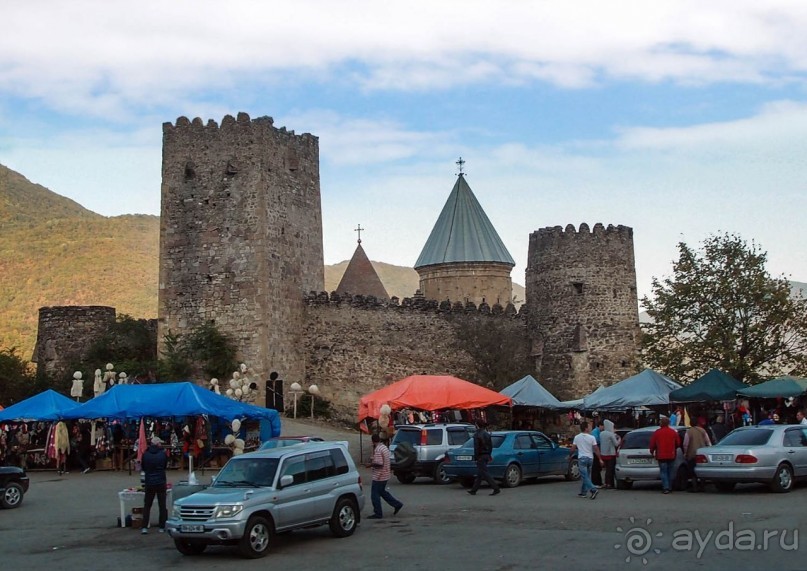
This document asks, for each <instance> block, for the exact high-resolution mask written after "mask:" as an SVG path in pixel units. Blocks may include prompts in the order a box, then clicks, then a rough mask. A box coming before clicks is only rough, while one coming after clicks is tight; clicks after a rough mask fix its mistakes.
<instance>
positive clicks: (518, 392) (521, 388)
mask: <svg viewBox="0 0 807 571" xmlns="http://www.w3.org/2000/svg"><path fill="white" fill-rule="evenodd" d="M499 392H500V393H501V394H503V395H505V396H508V397H510V398H512V399H513V406H534V407H540V408H549V409H552V410H559V409H565V408H568V407H566V406H564V405H563V404H562V403H561V402H560V401H559V400H558V399H556V398H555V397H554V396H553V395H552V393H550V392H549V391H548V390H546V389H545V388H544V387H542V386H541V383H539V382H538V381H537V380H535V378H534V377H533V376H532V375H527V376H526V377H524V378H523V379H521V380H519V381H516V382H515V383H513V384H512V385H510V386H508V387H506V388H504V389H502V390H501V391H499Z"/></svg>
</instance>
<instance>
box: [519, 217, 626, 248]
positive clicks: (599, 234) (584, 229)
mask: <svg viewBox="0 0 807 571" xmlns="http://www.w3.org/2000/svg"><path fill="white" fill-rule="evenodd" d="M587 237H594V238H608V239H611V238H618V239H620V240H633V228H631V227H630V226H623V225H622V224H619V225H618V226H614V225H613V224H609V225H608V227H607V228H606V227H605V226H604V225H603V224H602V223H601V222H597V223H596V224H595V225H594V228H593V230H589V226H588V224H586V223H585V222H583V223H582V224H580V229H579V230H577V229H575V227H574V225H573V224H567V225H566V228H564V227H562V226H547V227H546V228H541V229H539V230H536V231H535V232H532V233H531V234H530V243H531V244H532V243H537V242H539V241H545V240H550V241H551V240H554V239H557V238H565V239H567V240H574V239H577V238H583V239H585V238H587Z"/></svg>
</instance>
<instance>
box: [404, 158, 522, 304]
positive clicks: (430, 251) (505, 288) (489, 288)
mask: <svg viewBox="0 0 807 571" xmlns="http://www.w3.org/2000/svg"><path fill="white" fill-rule="evenodd" d="M464 164H465V161H463V160H462V157H460V159H459V160H458V161H457V165H459V167H460V169H459V170H460V172H459V174H458V175H457V182H456V183H455V184H454V188H453V189H452V190H451V194H449V196H448V200H447V201H446V203H445V206H443V210H442V211H441V212H440V216H439V217H438V218H437V222H436V223H435V225H434V228H433V229H432V231H431V234H430V235H429V239H428V240H426V244H425V246H423V250H422V251H421V253H420V256H419V257H418V259H417V262H415V270H416V271H417V273H418V275H419V276H420V292H421V294H422V295H423V296H424V297H425V298H426V299H434V300H437V301H445V300H449V301H451V302H457V301H459V302H463V303H468V302H472V303H474V304H475V305H480V304H482V303H483V302H484V303H487V304H488V305H491V306H492V305H495V304H499V305H501V306H506V305H507V304H508V303H510V301H511V300H512V298H513V282H512V280H511V278H510V272H511V271H512V270H513V267H515V265H516V263H515V261H514V260H513V257H512V256H511V255H510V252H508V251H507V248H506V247H505V245H504V243H503V242H502V240H501V238H499V234H498V233H497V232H496V229H495V228H494V227H493V224H491V222H490V220H489V219H488V217H487V215H486V214H485V211H484V210H483V208H482V206H481V205H480V204H479V201H478V200H477V199H476V196H474V193H473V191H472V190H471V187H470V186H469V185H468V181H467V180H466V179H465V173H464V172H463V165H464Z"/></svg>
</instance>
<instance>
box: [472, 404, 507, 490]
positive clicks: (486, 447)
mask: <svg viewBox="0 0 807 571" xmlns="http://www.w3.org/2000/svg"><path fill="white" fill-rule="evenodd" d="M476 427H477V430H476V433H475V434H474V458H476V478H474V485H473V486H471V489H470V490H468V493H469V494H471V495H472V496H475V495H476V491H477V490H478V489H479V486H481V485H482V480H485V481H486V482H487V483H488V485H489V486H490V487H491V488H493V491H492V492H491V493H490V495H491V496H495V495H496V494H498V493H499V492H501V491H502V490H501V488H499V484H497V483H496V480H494V479H493V478H491V476H490V473H489V472H488V464H489V463H490V461H491V459H492V454H493V440H492V439H491V437H490V432H488V429H487V427H488V423H487V422H486V421H485V420H484V419H479V420H477V421H476Z"/></svg>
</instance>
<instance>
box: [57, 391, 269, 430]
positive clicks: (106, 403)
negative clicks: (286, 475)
mask: <svg viewBox="0 0 807 571" xmlns="http://www.w3.org/2000/svg"><path fill="white" fill-rule="evenodd" d="M201 414H207V415H210V416H216V417H219V418H223V419H225V420H233V419H236V418H238V419H241V420H243V419H257V420H261V421H262V422H263V421H268V422H269V423H270V425H271V435H272V436H271V437H272V438H274V437H276V436H280V415H279V414H278V412H277V411H276V410H273V409H269V408H262V407H259V406H255V405H251V404H247V403H242V402H238V401H234V400H232V399H229V398H227V397H224V396H221V395H217V394H216V393H214V392H212V391H209V390H207V389H204V388H202V387H200V386H198V385H196V384H194V383H189V382H184V383H163V384H153V385H115V386H114V387H112V388H111V389H109V390H108V391H107V392H105V393H104V394H102V395H100V396H97V397H95V398H94V399H92V400H90V401H88V402H86V403H84V404H82V405H81V406H78V407H75V408H73V409H71V410H68V411H65V412H63V413H62V414H61V415H60V418H64V419H79V418H85V419H94V418H108V419H119V420H125V419H137V418H143V417H155V418H167V417H174V416H198V415H201Z"/></svg>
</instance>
